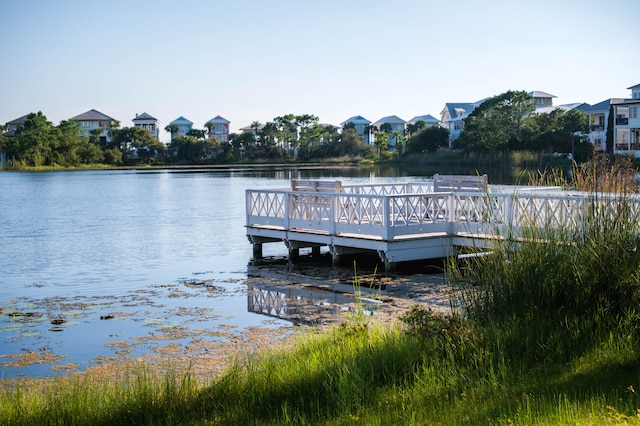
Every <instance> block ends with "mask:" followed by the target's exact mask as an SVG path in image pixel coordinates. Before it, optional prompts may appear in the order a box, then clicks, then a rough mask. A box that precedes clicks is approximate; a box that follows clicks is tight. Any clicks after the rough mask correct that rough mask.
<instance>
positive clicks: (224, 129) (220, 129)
mask: <svg viewBox="0 0 640 426" xmlns="http://www.w3.org/2000/svg"><path fill="white" fill-rule="evenodd" d="M230 123H231V122H230V121H229V120H227V119H226V118H224V117H221V116H219V115H216V116H215V117H214V118H212V119H211V120H209V121H207V122H206V123H204V127H206V128H207V129H209V138H216V139H218V141H220V142H221V143H227V142H229V124H230Z"/></svg>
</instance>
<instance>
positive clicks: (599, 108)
mask: <svg viewBox="0 0 640 426" xmlns="http://www.w3.org/2000/svg"><path fill="white" fill-rule="evenodd" d="M620 102H624V99H622V98H610V99H606V100H604V101H602V102H598V103H597V104H594V105H591V108H589V111H585V112H589V113H595V112H607V111H609V106H610V105H611V104H615V103H620Z"/></svg>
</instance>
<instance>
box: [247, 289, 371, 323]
mask: <svg viewBox="0 0 640 426" xmlns="http://www.w3.org/2000/svg"><path fill="white" fill-rule="evenodd" d="M247 301H248V310H249V312H255V313H258V314H263V315H268V316H271V317H274V318H280V319H284V320H288V321H292V322H293V323H296V324H318V323H324V322H327V321H330V320H335V319H336V318H337V317H338V316H339V315H342V314H349V313H353V314H356V313H358V310H359V309H361V310H362V313H363V314H364V315H373V313H374V312H375V311H376V310H377V309H378V307H379V305H380V302H379V301H376V300H374V299H372V298H369V297H361V298H356V297H355V296H354V295H353V294H347V293H340V292H336V291H330V290H324V289H318V288H314V287H310V286H304V287H291V286H276V285H256V284H252V285H250V286H249V292H248V296H247Z"/></svg>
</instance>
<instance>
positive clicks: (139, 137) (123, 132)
mask: <svg viewBox="0 0 640 426" xmlns="http://www.w3.org/2000/svg"><path fill="white" fill-rule="evenodd" d="M111 147H114V148H117V149H118V150H120V152H122V154H123V156H124V157H125V158H126V157H127V156H129V157H133V156H134V155H137V157H138V158H140V159H142V160H149V159H150V158H151V157H154V156H157V155H158V154H159V153H160V152H162V151H163V150H164V144H163V143H162V142H160V141H159V140H157V139H156V138H155V137H154V136H153V135H152V134H151V132H149V131H148V130H146V129H143V128H141V127H138V126H133V127H123V128H122V129H116V130H113V131H112V133H111Z"/></svg>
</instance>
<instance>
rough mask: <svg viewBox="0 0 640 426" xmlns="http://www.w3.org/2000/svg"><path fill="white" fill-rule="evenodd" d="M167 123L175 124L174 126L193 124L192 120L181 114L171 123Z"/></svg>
mask: <svg viewBox="0 0 640 426" xmlns="http://www.w3.org/2000/svg"><path fill="white" fill-rule="evenodd" d="M169 124H175V125H176V126H185V125H187V126H192V125H193V121H189V120H187V119H186V118H184V117H183V116H180V117H178V118H176V119H175V120H173V121H172V122H171V123H169Z"/></svg>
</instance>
